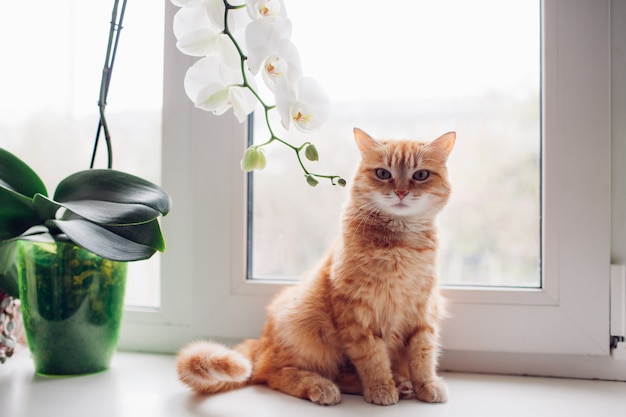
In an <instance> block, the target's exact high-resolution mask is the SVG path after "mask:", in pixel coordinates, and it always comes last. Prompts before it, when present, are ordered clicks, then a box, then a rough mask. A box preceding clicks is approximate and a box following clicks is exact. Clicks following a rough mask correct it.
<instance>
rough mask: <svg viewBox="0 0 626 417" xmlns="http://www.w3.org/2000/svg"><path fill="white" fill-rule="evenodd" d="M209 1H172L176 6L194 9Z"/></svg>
mask: <svg viewBox="0 0 626 417" xmlns="http://www.w3.org/2000/svg"><path fill="white" fill-rule="evenodd" d="M206 1H207V0H171V2H172V4H173V5H174V6H178V7H194V6H198V5H201V4H203V3H206Z"/></svg>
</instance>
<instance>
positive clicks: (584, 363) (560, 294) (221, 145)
mask: <svg viewBox="0 0 626 417" xmlns="http://www.w3.org/2000/svg"><path fill="white" fill-rule="evenodd" d="M610 8H611V4H610V0H575V1H570V0H567V1H566V0H545V1H544V4H543V16H544V23H545V24H544V26H543V49H544V56H543V75H542V77H543V80H542V86H543V87H542V96H543V102H542V120H543V123H542V125H543V132H542V136H543V156H542V160H543V167H542V169H543V173H544V180H543V189H542V190H543V194H542V199H543V209H542V226H543V235H544V240H543V244H542V257H543V265H542V273H543V277H544V278H543V282H544V286H543V288H541V289H504V288H461V287H456V288H455V287H446V288H445V289H444V294H445V296H446V297H447V298H448V300H449V301H450V303H449V311H450V313H451V317H450V318H449V319H447V321H446V322H445V325H444V331H443V340H442V342H443V347H444V349H445V354H444V356H443V359H442V367H443V368H445V369H450V370H461V371H483V372H484V371H487V372H502V373H533V374H538V375H559V376H576V377H589V378H593V377H599V378H613V379H626V361H621V362H620V361H615V360H613V359H612V358H611V355H610V353H611V352H610V349H609V325H610V323H609V280H610V277H609V271H610V250H611V247H610V243H611V188H610V186H611V171H610V160H611V101H610V97H611V72H610V65H611V60H610V57H611V50H610ZM166 9H167V10H166V19H165V20H166V24H165V25H166V28H165V30H166V37H165V38H166V41H165V62H166V64H165V80H166V81H165V87H164V124H163V141H164V143H163V154H164V157H163V185H164V187H165V188H166V189H167V190H168V191H169V192H170V194H171V195H172V199H173V210H172V212H171V214H170V215H169V216H168V217H167V218H166V219H165V220H164V222H163V226H164V232H165V234H166V239H167V244H168V249H167V252H166V253H165V255H164V256H163V262H162V265H163V267H162V268H163V271H162V276H163V280H162V281H163V282H162V291H161V293H162V306H161V308H160V309H158V310H154V311H131V312H127V314H126V319H125V322H124V326H123V328H122V338H121V344H120V345H121V347H122V348H129V349H139V350H157V351H175V350H177V349H178V348H179V347H180V346H181V345H182V344H183V343H184V342H186V341H188V340H191V339H195V338H212V339H214V340H221V341H225V342H227V343H232V342H235V341H238V340H240V339H242V338H244V337H256V336H258V335H259V334H260V332H261V328H262V325H263V322H264V320H265V306H266V305H267V304H268V303H269V302H270V300H271V298H272V297H273V296H274V295H275V294H276V293H277V292H278V291H280V289H282V288H283V287H284V285H285V284H277V283H273V282H269V281H257V280H254V281H250V280H247V279H246V254H245V250H246V230H245V226H246V176H245V175H244V173H242V172H241V170H240V169H239V159H240V158H241V155H242V153H243V151H244V149H245V137H246V134H247V127H246V125H245V124H239V123H237V122H236V120H235V119H234V118H233V117H230V116H221V117H215V116H213V115H211V114H209V113H206V112H203V111H200V110H197V109H195V108H193V105H192V104H191V103H190V101H189V100H188V98H187V97H186V96H185V94H184V91H183V88H182V85H183V77H184V73H185V71H186V69H187V68H188V67H189V66H190V65H191V64H192V63H193V59H191V58H189V57H186V56H184V55H182V54H180V53H179V52H178V51H177V50H176V48H175V45H174V42H175V41H174V39H173V36H172V35H171V33H172V31H171V21H172V17H173V14H174V13H175V11H176V8H175V7H173V6H172V5H171V4H170V3H169V2H167V5H166ZM494 36H496V34H494ZM459 70H462V69H459ZM459 138H460V140H462V132H459ZM259 175H263V174H262V173H261V174H259ZM452 180H453V181H454V179H452ZM277 186H279V185H277ZM512 221H514V219H512ZM442 227H445V225H442ZM512 238H514V237H512ZM129 279H132V277H131V278H129Z"/></svg>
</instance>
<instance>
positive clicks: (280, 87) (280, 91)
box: [274, 78, 295, 130]
mask: <svg viewBox="0 0 626 417" xmlns="http://www.w3.org/2000/svg"><path fill="white" fill-rule="evenodd" d="M275 87H276V88H275V92H274V94H275V97H276V111H277V112H278V115H279V116H280V123H281V124H282V125H283V127H284V128H285V129H287V130H289V124H290V122H291V117H290V109H291V103H292V102H293V101H294V99H295V97H294V94H293V91H292V89H291V88H290V85H289V82H288V80H287V78H281V79H279V80H278V82H276V83H275Z"/></svg>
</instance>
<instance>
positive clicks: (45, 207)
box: [33, 195, 161, 226]
mask: <svg viewBox="0 0 626 417" xmlns="http://www.w3.org/2000/svg"><path fill="white" fill-rule="evenodd" d="M33 205H34V207H35V209H36V210H37V212H38V213H39V215H40V216H41V217H42V218H44V219H55V218H58V217H57V211H58V209H60V208H65V209H68V210H69V211H70V212H71V213H75V214H77V215H79V216H80V217H83V218H85V219H87V220H90V221H92V222H94V223H98V224H100V225H105V226H122V225H134V224H140V223H146V222H149V221H150V220H154V219H156V218H157V217H159V215H160V214H161V213H159V212H158V211H157V210H155V209H153V208H151V207H148V206H144V205H142V204H134V203H113V202H110V201H95V200H81V201H68V202H64V203H57V202H56V201H53V200H50V199H48V198H46V197H43V196H41V195H37V196H35V199H34V200H33ZM71 213H67V214H65V215H64V216H62V217H60V218H59V220H65V219H66V218H69V217H72V216H71Z"/></svg>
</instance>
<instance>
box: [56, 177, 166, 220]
mask: <svg viewBox="0 0 626 417" xmlns="http://www.w3.org/2000/svg"><path fill="white" fill-rule="evenodd" d="M54 200H55V201H57V202H59V203H61V204H63V205H65V204H66V203H72V204H75V203H76V202H79V201H82V202H89V201H92V202H93V201H108V202H112V203H123V204H136V205H143V206H147V207H150V208H152V209H154V210H156V211H158V212H159V213H161V214H162V215H164V216H165V215H166V214H167V213H168V212H169V211H170V207H171V200H170V197H169V195H168V194H167V193H166V192H165V191H164V190H163V189H162V188H161V187H159V186H158V185H155V184H153V183H151V182H150V181H146V180H144V179H142V178H139V177H136V176H134V175H131V174H127V173H125V172H120V171H115V170H112V169H90V170H86V171H80V172H77V173H75V174H73V175H70V176H69V177H67V178H65V179H64V180H63V181H61V182H60V183H59V185H58V186H57V189H56V191H55V193H54ZM81 204H82V203H79V205H81ZM81 207H82V209H84V210H87V211H91V210H92V209H93V208H94V207H93V205H92V203H84V204H82V206H81ZM108 209H112V206H110V207H108ZM135 209H136V207H134V208H133V209H132V210H130V211H131V212H135V213H136V212H137V210H135ZM103 211H104V210H103ZM112 211H116V210H115V209H113V210H112ZM118 213H119V212H118ZM85 217H87V216H85ZM122 217H124V216H122ZM152 218H154V217H152ZM146 220H149V219H147V218H145V219H144V220H143V221H146Z"/></svg>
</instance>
